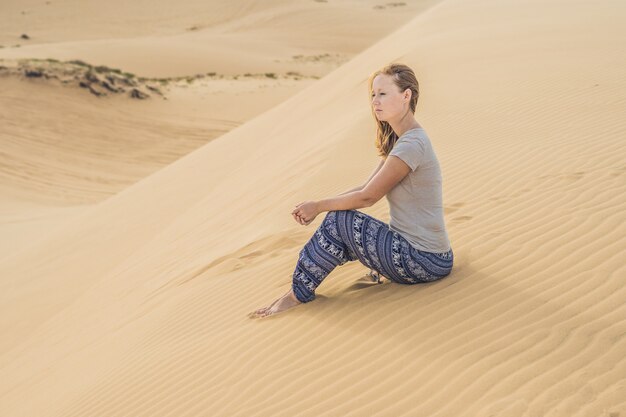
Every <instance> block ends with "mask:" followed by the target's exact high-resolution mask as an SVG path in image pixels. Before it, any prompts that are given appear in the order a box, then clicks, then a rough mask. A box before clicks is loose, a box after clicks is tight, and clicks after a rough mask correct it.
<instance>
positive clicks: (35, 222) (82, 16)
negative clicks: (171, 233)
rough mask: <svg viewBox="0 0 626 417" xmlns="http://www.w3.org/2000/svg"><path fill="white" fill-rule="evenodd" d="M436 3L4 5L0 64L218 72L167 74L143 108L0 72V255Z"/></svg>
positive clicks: (191, 0) (144, 72) (74, 0)
mask: <svg viewBox="0 0 626 417" xmlns="http://www.w3.org/2000/svg"><path fill="white" fill-rule="evenodd" d="M392 3H393V2H392ZM434 3H435V1H433V0H425V1H417V2H411V3H409V4H407V3H405V4H396V3H393V4H387V5H385V6H381V5H379V4H378V3H376V2H375V1H369V2H364V1H358V2H355V1H351V2H333V3H323V2H315V1H312V2H307V3H302V2H295V1H273V2H267V1H266V2H263V3H262V4H259V3H257V2H252V1H243V0H238V1H230V2H213V3H207V2H206V1H202V2H198V1H195V0H185V2H182V3H181V2H180V1H176V2H172V1H162V2H158V3H154V2H149V3H148V2H136V1H133V2H125V1H112V2H107V3H106V5H105V4H95V3H94V4H92V3H86V2H83V1H79V0H70V1H63V2H56V1H45V2H44V1H19V2H17V1H5V2H3V4H2V13H0V47H2V48H0V59H2V61H0V66H2V65H9V64H7V62H10V61H7V60H16V59H23V58H28V59H31V58H39V59H47V58H53V59H57V60H62V61H67V60H73V59H80V60H83V61H85V62H88V63H90V64H93V65H106V66H108V67H109V68H119V69H121V70H122V71H124V72H131V73H133V74H136V75H137V76H139V77H141V76H143V77H159V78H160V77H173V76H177V77H178V76H184V77H189V76H195V75H199V76H200V75H202V76H204V75H206V74H207V73H215V74H216V75H215V76H214V77H208V78H206V77H205V78H203V79H201V80H195V81H193V82H192V83H189V84H187V83H186V82H184V81H183V82H170V83H169V84H168V87H167V89H166V91H167V94H166V97H167V99H168V101H167V102H164V101H163V100H150V101H148V102H145V103H138V102H137V100H121V99H120V100H112V99H100V100H96V99H95V98H94V97H90V96H89V95H86V94H85V91H86V90H80V89H78V90H80V91H78V90H77V91H68V89H64V88H61V89H59V88H55V86H56V85H59V83H56V82H51V81H44V82H42V81H41V80H37V79H29V80H28V81H27V82H16V79H15V77H3V76H0V91H2V94H0V125H1V126H2V128H0V141H1V143H2V152H0V190H1V192H2V194H1V196H0V259H2V258H4V257H7V256H9V255H11V254H12V253H15V252H19V251H20V250H22V249H24V248H26V247H28V246H30V244H31V243H32V242H34V241H37V240H39V239H41V238H43V237H45V236H48V235H49V234H51V233H53V230H56V229H59V228H62V227H64V225H65V223H66V221H67V220H69V219H71V218H72V217H73V216H74V215H76V214H77V213H79V212H81V211H82V209H84V208H86V207H88V205H89V204H91V203H94V202H98V201H101V200H102V199H104V198H107V197H109V196H110V195H112V194H114V193H116V192H118V191H119V190H121V189H123V188H125V187H126V186H128V185H130V184H132V183H134V182H135V181H137V180H138V179H140V178H143V177H145V176H146V175H148V174H150V173H152V172H154V171H155V170H157V169H159V168H161V167H163V166H165V165H167V164H169V163H170V162H172V161H174V160H176V159H177V158H179V157H180V156H182V155H185V154H186V153H188V152H189V151H191V150H193V149H196V148H198V147H199V146H201V145H204V144H205V143H207V142H209V141H211V140H212V139H214V138H215V137H218V136H220V135H222V134H223V133H225V132H227V131H229V130H231V129H232V128H234V127H236V126H238V125H240V124H242V123H244V122H246V121H248V120H250V119H252V118H253V117H255V116H257V115H258V114H261V113H263V112H265V111H267V110H268V109H270V108H272V107H273V106H274V105H276V104H277V103H280V102H281V101H283V100H284V99H285V98H287V97H290V96H291V95H293V94H295V93H296V92H298V91H300V90H302V89H304V88H306V87H307V86H309V85H310V84H311V83H312V82H315V80H316V79H317V78H319V77H320V76H323V75H325V74H327V73H328V72H330V71H332V70H334V69H335V68H336V67H338V66H340V65H341V63H343V62H345V61H346V60H348V59H349V58H350V57H351V56H353V55H354V54H355V53H357V52H359V51H361V50H362V49H363V48H365V47H366V46H368V45H370V44H371V43H372V42H373V41H374V40H375V39H377V38H380V37H381V36H382V35H383V34H386V33H389V32H392V31H394V30H395V28H396V27H397V26H398V25H399V24H401V23H403V22H406V21H407V20H408V19H410V18H411V17H412V16H413V15H415V14H417V12H418V11H420V10H423V9H425V8H428V7H430V6H432V4H434ZM173 10H175V13H173ZM364 28H367V29H366V30H364ZM22 33H26V34H27V35H28V36H29V37H30V39H28V40H25V39H20V38H19V36H20V35H21V34H22ZM18 45H19V47H18ZM22 81H23V80H22ZM76 84H77V83H76ZM42 109H46V111H45V112H42V111H41V110H42Z"/></svg>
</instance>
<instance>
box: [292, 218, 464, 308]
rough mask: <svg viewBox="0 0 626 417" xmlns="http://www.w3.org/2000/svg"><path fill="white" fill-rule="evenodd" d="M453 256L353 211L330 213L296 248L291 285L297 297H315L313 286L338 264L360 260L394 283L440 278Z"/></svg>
mask: <svg viewBox="0 0 626 417" xmlns="http://www.w3.org/2000/svg"><path fill="white" fill-rule="evenodd" d="M453 259H454V255H453V253H452V248H451V249H450V250H449V251H447V252H441V253H434V252H425V251H422V250H419V249H416V248H415V247H413V246H411V244H410V243H409V242H408V241H407V240H406V238H404V237H403V236H402V235H400V234H399V233H397V232H396V231H394V230H392V229H391V228H390V226H389V225H388V224H387V223H385V222H382V221H380V220H378V219H376V218H374V217H372V216H369V215H367V214H365V213H362V212H360V211H358V210H337V211H329V212H328V213H327V214H326V217H325V218H324V221H323V222H322V224H321V225H320V226H319V227H318V228H317V230H316V231H315V233H314V234H313V236H312V237H311V239H309V241H308V242H307V243H306V245H304V247H303V248H302V250H301V251H300V254H299V258H298V263H297V265H296V268H295V271H294V273H293V281H292V288H293V292H294V294H295V296H296V298H297V299H298V300H300V301H301V302H303V303H308V302H310V301H313V300H314V299H315V289H316V288H317V287H318V286H319V285H320V284H321V283H322V281H323V280H324V278H326V277H327V276H328V274H330V272H331V271H332V270H333V269H335V267H337V266H339V265H343V264H345V263H347V262H350V261H356V260H358V261H360V262H361V263H362V264H363V265H365V266H367V267H368V268H370V269H372V270H373V271H375V272H377V273H379V274H380V275H382V276H384V277H387V278H388V279H390V280H391V281H393V282H396V283H399V284H416V283H420V282H431V281H435V280H438V279H441V278H443V277H445V276H447V275H449V274H450V272H451V271H452V263H453Z"/></svg>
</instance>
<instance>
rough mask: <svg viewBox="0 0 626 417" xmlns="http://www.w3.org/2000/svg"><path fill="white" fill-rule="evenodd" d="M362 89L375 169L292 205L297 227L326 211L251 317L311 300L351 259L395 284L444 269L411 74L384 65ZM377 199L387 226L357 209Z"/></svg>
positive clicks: (446, 249)
mask: <svg viewBox="0 0 626 417" xmlns="http://www.w3.org/2000/svg"><path fill="white" fill-rule="evenodd" d="M368 85H369V90H370V96H371V100H372V101H371V105H372V113H373V115H374V118H375V120H376V123H377V125H378V131H377V135H376V147H377V149H378V154H379V156H381V157H382V159H381V161H380V164H379V165H378V167H377V168H376V170H375V171H374V173H373V174H372V176H371V177H370V178H369V180H368V181H367V182H366V183H365V185H363V186H361V187H356V188H354V189H352V190H350V191H346V192H345V193H342V194H340V195H339V196H337V197H334V198H329V199H326V200H320V201H304V202H302V203H300V204H298V205H297V206H296V207H295V209H294V210H293V212H292V213H291V214H292V215H293V217H294V219H295V220H296V221H297V222H298V223H300V224H302V225H308V224H309V223H311V222H312V221H313V220H314V219H315V217H316V216H317V215H318V214H319V213H322V212H324V211H327V212H328V213H327V214H326V217H325V218H324V221H323V222H322V224H321V225H320V226H319V227H318V229H317V230H316V231H315V233H314V234H313V236H312V237H311V239H310V240H309V241H308V242H307V243H306V245H305V246H304V247H303V248H302V250H301V251H300V255H299V258H298V262H297V264H296V268H295V271H294V273H293V281H292V284H291V288H290V289H289V291H288V292H287V293H286V294H285V295H283V296H282V297H280V298H279V299H277V300H276V301H274V302H273V303H272V304H270V305H269V306H267V307H264V308H260V309H258V310H256V311H254V312H252V313H250V316H251V317H266V316H270V315H274V314H276V313H279V312H281V311H284V310H286V309H288V308H291V307H294V306H296V305H299V304H302V303H308V302H310V301H313V299H314V298H315V289H316V288H317V287H318V286H319V285H320V284H321V283H322V281H323V280H324V278H326V276H328V274H330V272H331V271H332V270H333V269H334V268H335V267H336V266H339V265H343V264H345V263H347V262H349V261H357V260H358V261H360V262H361V263H362V264H363V265H365V266H367V267H368V268H370V269H371V270H372V271H373V272H375V273H378V274H380V275H383V276H385V277H386V278H388V279H389V280H391V281H392V282H397V283H399V284H416V283H420V282H431V281H435V280H438V279H441V278H443V277H445V276H447V275H449V274H450V272H451V271H452V263H453V253H452V248H451V246H450V242H449V240H448V233H447V231H446V227H445V223H444V218H443V202H442V176H441V170H440V167H439V162H438V160H437V157H436V155H435V152H434V150H433V147H432V145H431V142H430V139H429V138H428V136H427V134H426V132H425V131H424V129H423V128H422V127H421V126H420V125H419V123H417V121H416V120H415V117H414V115H415V107H416V105H417V99H418V97H419V85H418V82H417V78H416V77H415V73H414V72H413V70H411V68H409V67H407V66H406V65H403V64H391V65H388V66H386V67H385V68H382V69H381V70H378V71H376V72H374V73H373V74H372V75H371V76H370V78H369V82H368ZM383 196H386V197H387V200H388V202H389V213H390V218H391V219H390V221H389V224H387V223H385V222H383V221H381V220H378V219H376V218H374V217H372V216H369V215H367V214H365V213H362V212H360V211H358V210H357V209H359V208H363V207H370V206H372V205H373V204H375V203H376V202H378V200H380V199H381V198H382V197H383Z"/></svg>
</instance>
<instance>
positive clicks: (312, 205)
mask: <svg viewBox="0 0 626 417" xmlns="http://www.w3.org/2000/svg"><path fill="white" fill-rule="evenodd" d="M319 213H320V212H319V210H318V208H317V202H316V201H303V202H302V203H299V204H298V205H296V208H295V209H293V211H292V212H291V214H292V215H293V217H294V219H296V221H297V222H298V223H300V224H303V225H305V226H306V225H308V224H310V223H311V222H312V221H313V220H315V218H316V217H317V215H318V214H319Z"/></svg>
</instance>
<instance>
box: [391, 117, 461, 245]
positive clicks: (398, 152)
mask: <svg viewBox="0 0 626 417" xmlns="http://www.w3.org/2000/svg"><path fill="white" fill-rule="evenodd" d="M391 155H394V156H397V157H398V158H400V159H402V160H403V161H404V162H406V164H407V165H408V166H409V167H411V171H410V172H409V173H408V175H407V176H406V177H404V178H403V179H402V181H400V182H399V183H398V185H396V186H395V187H394V188H393V189H392V190H391V191H390V192H388V193H387V195H386V197H387V201H388V202H389V214H390V217H391V220H390V222H389V226H390V228H391V229H392V230H395V231H396V232H398V233H399V234H400V235H402V236H404V237H405V238H406V239H407V240H408V241H409V242H410V243H411V245H412V246H413V247H415V248H416V249H419V250H423V251H426V252H447V251H448V250H450V241H449V239H448V232H447V231H446V225H445V222H444V218H443V196H442V194H443V187H442V182H443V181H442V178H441V169H440V167H439V161H438V160H437V156H436V155H435V151H434V150H433V147H432V144H431V143H430V139H429V138H428V135H426V132H425V131H424V129H423V128H415V129H410V130H408V131H406V132H404V134H403V135H402V136H400V137H399V138H398V140H397V142H396V143H395V144H394V146H393V149H392V150H391V152H389V156H391Z"/></svg>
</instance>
